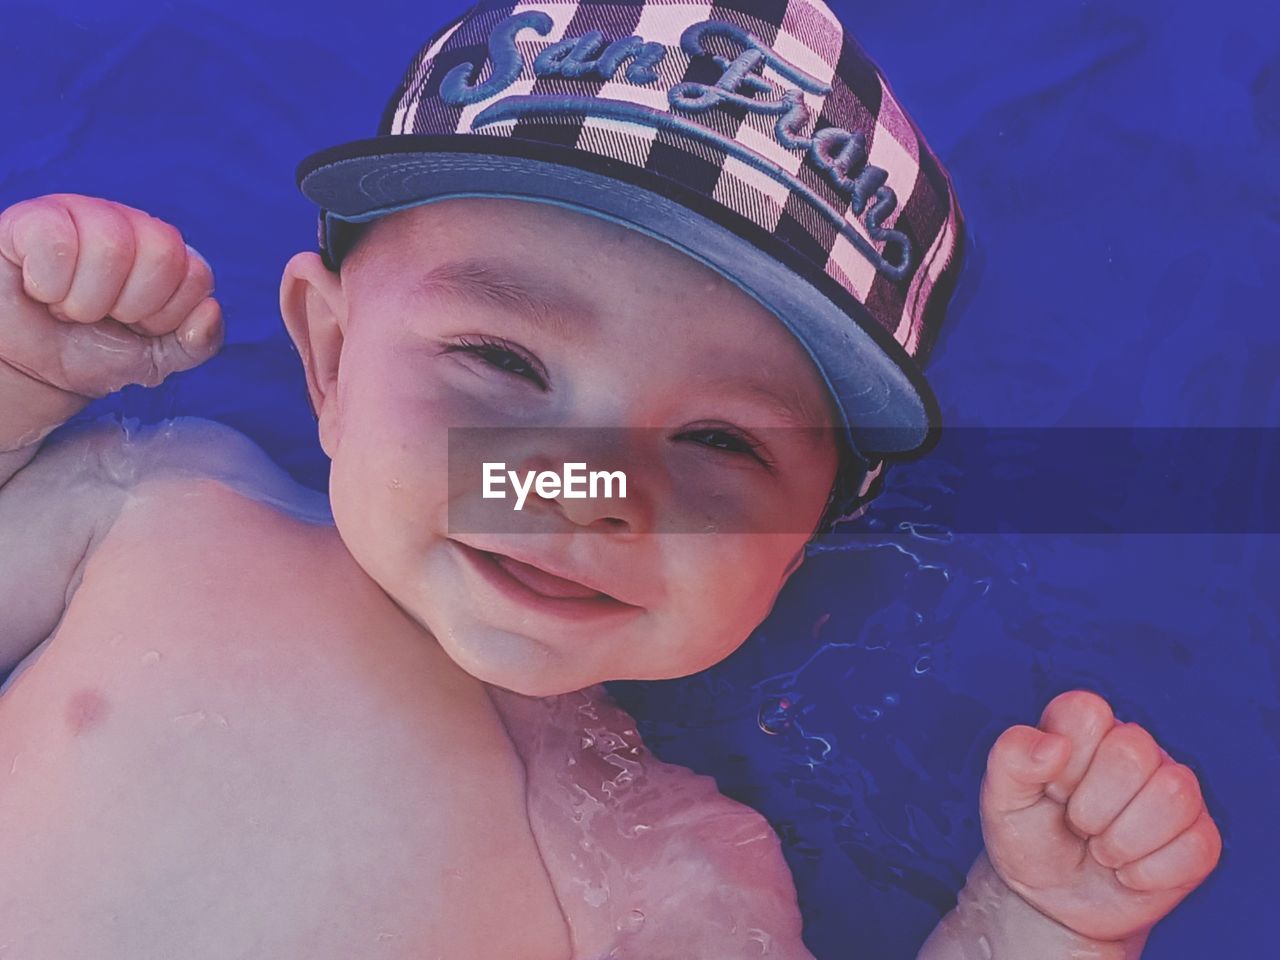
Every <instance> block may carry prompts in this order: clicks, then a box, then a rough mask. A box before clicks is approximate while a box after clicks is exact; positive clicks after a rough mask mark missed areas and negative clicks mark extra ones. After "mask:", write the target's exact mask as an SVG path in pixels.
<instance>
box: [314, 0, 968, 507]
mask: <svg viewBox="0 0 1280 960" xmlns="http://www.w3.org/2000/svg"><path fill="white" fill-rule="evenodd" d="M297 182H298V186H299V188H300V189H301V191H302V193H303V194H304V195H305V196H306V197H308V198H309V199H310V200H311V201H312V202H314V203H315V204H317V206H318V207H319V208H320V213H319V224H318V226H319V230H318V234H319V236H318V241H319V247H320V252H321V255H322V256H323V258H324V261H325V264H326V265H327V266H328V267H329V268H330V269H332V270H337V269H338V267H339V265H340V264H341V261H342V258H343V256H344V255H345V253H346V252H347V250H349V249H350V247H351V245H352V243H353V240H354V237H355V236H356V234H357V232H358V229H359V225H360V224H363V223H367V222H368V221H371V220H374V219H376V218H378V217H381V216H384V215H386V214H388V213H392V212H395V211H397V210H402V209H406V208H408V207H412V206H416V205H419V204H422V203H428V202H432V201H434V200H441V199H445V198H449V197H465V196H485V197H510V198H517V199H524V200H534V201H541V202H547V203H553V204H557V205H559V206H563V207H567V208H570V209H574V210H578V211H581V212H585V213H589V214H592V215H595V216H599V217H603V218H606V219H609V220H613V221H616V222H619V223H623V224H625V225H627V226H629V227H631V228H633V229H637V230H640V231H642V232H644V233H646V234H649V235H651V236H653V237H655V238H657V239H659V240H662V241H664V242H666V243H668V244H671V245H672V246H674V247H676V248H678V249H680V250H682V251H683V252H685V253H687V254H689V255H691V256H693V257H695V258H696V259H698V260H700V261H701V262H703V263H705V264H706V265H708V266H710V267H711V268H713V269H715V270H716V271H718V272H719V273H720V274H722V275H723V276H725V277H726V278H727V279H729V280H731V281H732V282H734V283H735V284H737V285H738V286H739V287H740V288H741V289H743V290H744V291H745V292H746V293H748V294H750V295H751V296H753V297H754V298H755V299H756V300H757V301H759V302H760V303H761V304H762V305H763V306H765V307H766V308H768V309H769V310H770V311H772V312H773V313H774V315H776V316H777V317H778V318H779V320H780V321H781V322H782V323H783V324H784V325H785V326H786V327H787V329H788V330H790V331H791V333H792V334H794V335H795V336H796V337H797V338H798V340H799V341H800V343H801V344H802V345H803V347H804V348H805V350H806V351H807V352H808V354H809V356H810V357H811V359H812V360H813V362H814V364H815V365H816V367H817V369H818V370H819V372H820V374H821V376H822V378H823V380H824V382H825V383H826V385H827V387H828V389H829V390H830V391H831V393H832V395H833V397H834V398H835V400H836V406H837V408H838V410H839V413H840V417H841V421H842V422H841V428H842V434H843V439H844V441H845V444H844V446H846V447H847V449H845V450H842V464H843V465H842V468H841V470H840V473H839V475H838V477H837V484H836V489H833V491H832V497H831V500H830V501H829V502H828V509H827V511H826V513H825V514H824V517H825V525H829V524H830V523H831V522H834V520H835V519H839V518H845V517H847V516H849V515H850V514H851V513H853V514H856V513H857V512H859V507H860V505H861V504H864V503H865V502H866V501H867V500H868V499H869V498H870V496H874V493H873V492H872V491H873V488H874V486H875V483H874V482H875V481H876V480H877V479H878V478H879V477H880V475H881V473H882V470H883V466H884V463H885V461H886V458H892V459H900V458H904V457H908V456H918V455H919V454H921V453H923V452H924V451H925V450H926V449H928V448H929V447H931V446H932V444H933V442H934V441H935V440H936V434H937V431H938V429H939V428H940V426H941V423H940V416H939V411H938V404H937V401H936V398H935V397H934V394H933V392H932V390H931V389H930V387H929V384H928V382H927V381H926V380H925V377H924V375H923V372H922V364H923V362H924V360H925V358H926V357H927V355H928V352H929V350H930V349H931V347H932V345H933V343H934V342H935V340H936V337H937V332H938V327H939V325H940V323H941V321H942V317H943V313H944V311H945V308H946V304H947V302H948V300H949V299H950V296H951V293H952V291H953V290H954V287H955V282H956V279H957V276H958V273H959V269H960V262H961V254H962V250H963V245H964V222H963V217H962V215H961V212H960V209H959V206H958V204H957V202H956V197H955V192H954V189H953V187H952V183H951V180H950V177H949V176H948V174H947V172H946V171H945V170H944V168H943V167H942V165H941V163H940V162H939V160H938V158H937V157H936V156H935V155H934V153H933V152H932V151H931V150H930V149H929V147H928V145H927V144H926V142H925V140H924V138H923V136H922V135H921V133H920V131H919V130H918V128H917V127H916V126H915V124H914V122H913V121H912V120H911V119H910V118H909V117H908V115H907V114H906V112H905V110H903V108H902V107H901V105H900V104H899V103H898V101H897V99H896V98H895V97H894V95H893V92H892V91H891V89H890V87H889V85H888V83H887V82H886V81H885V78H884V76H883V74H882V73H881V71H880V70H879V68H878V67H877V66H876V65H875V64H874V63H873V62H872V61H871V60H870V59H869V58H868V57H867V55H866V54H865V53H864V52H863V50H862V49H861V47H860V46H859V45H858V43H857V41H856V40H855V39H854V38H853V37H852V36H851V35H850V34H849V33H848V31H846V30H845V28H844V27H843V25H842V24H841V23H840V21H839V20H838V19H837V18H836V16H835V14H834V13H832V11H831V10H830V9H829V8H828V7H827V6H826V5H825V4H824V3H822V2H821V0H718V2H687V0H608V2H590V0H545V2H543V0H539V2H531V3H512V2H510V0H505V2H503V0H480V2H479V3H476V4H475V5H474V6H472V7H470V8H468V9H467V10H465V11H463V12H462V13H461V14H459V15H458V16H457V17H456V18H454V19H453V20H452V21H450V22H449V23H447V24H446V25H445V26H444V27H442V28H441V29H440V30H438V31H437V32H436V34H435V35H433V36H432V37H430V38H429V39H428V40H427V42H426V43H425V44H424V45H423V46H422V48H421V49H420V50H419V52H418V53H417V55H416V56H415V57H414V58H413V60H412V61H411V62H410V64H409V66H408V68H407V70H406V71H405V72H404V74H403V77H402V79H401V81H400V83H399V84H398V86H397V88H396V90H395V91H394V93H393V94H392V95H391V97H390V98H389V100H388V101H387V103H386V107H385V109H384V110H383V113H382V117H381V120H380V122H379V124H378V130H377V135H376V136H374V137H371V138H367V139H360V140H354V141H351V142H347V143H343V144H339V145H337V146H334V147H330V148H328V149H325V150H321V151H319V152H317V153H313V154H312V155H310V156H308V157H306V158H305V159H304V160H303V161H302V162H301V163H300V164H299V166H298V170H297ZM876 492H878V491H876Z"/></svg>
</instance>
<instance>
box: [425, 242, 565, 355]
mask: <svg viewBox="0 0 1280 960" xmlns="http://www.w3.org/2000/svg"><path fill="white" fill-rule="evenodd" d="M414 292H415V293H416V294H418V295H419V296H423V295H430V294H440V293H445V294H450V295H452V296H456V297H461V298H463V299H466V300H470V301H472V302H473V303H477V304H480V305H482V306H489V307H500V308H503V309H506V310H511V311H513V312H514V313H517V314H520V315H521V316H523V317H525V318H526V319H528V320H529V321H530V322H531V323H532V324H533V325H534V326H536V327H540V328H542V329H544V330H547V331H549V332H551V333H553V334H556V335H557V336H561V337H567V336H570V335H571V334H572V332H573V330H574V329H575V328H578V327H580V326H581V325H583V324H587V323H589V322H590V320H591V312H590V311H589V310H588V309H586V307H585V306H584V305H583V304H582V303H581V301H579V300H578V299H577V298H576V297H574V296H573V295H572V294H571V293H569V292H568V291H566V290H560V289H557V288H555V287H553V286H551V285H549V284H548V283H547V282H546V281H545V280H542V279H540V278H539V279H535V278H532V277H528V276H526V275H523V273H522V271H521V270H520V268H519V267H518V266H516V265H514V264H510V263H505V262H499V261H493V260H481V259H473V258H466V259H461V260H449V261H446V262H445V263H441V264H437V265H436V266H434V267H432V268H431V269H430V270H428V271H427V272H426V274H424V275H423V276H422V277H421V278H420V279H419V280H418V282H417V283H416V284H415V285H414Z"/></svg>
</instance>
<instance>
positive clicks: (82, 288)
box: [0, 193, 223, 398]
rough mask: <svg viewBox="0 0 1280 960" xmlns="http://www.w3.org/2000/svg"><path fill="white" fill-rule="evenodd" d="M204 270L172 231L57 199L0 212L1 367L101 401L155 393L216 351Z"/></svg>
mask: <svg viewBox="0 0 1280 960" xmlns="http://www.w3.org/2000/svg"><path fill="white" fill-rule="evenodd" d="M212 293H213V273H212V271H211V270H210V269H209V265H208V263H206V262H205V260H204V258H203V257H201V256H200V255H199V254H198V253H196V251H195V250H193V249H192V248H191V247H189V246H188V245H187V244H186V243H185V242H184V241H183V239H182V235H181V234H180V233H179V232H178V231H177V230H176V229H175V228H174V227H172V226H171V225H169V224H167V223H165V222H163V221H161V220H158V219H156V218H155V217H152V216H150V215H149V214H147V213H144V212H143V211H141V210H136V209H134V208H133V207H128V206H125V205H124V204H121V203H115V202H112V201H109V200H103V199H100V198H97V197H86V196H80V195H78V194H70V193H54V194H48V195H47V196H43V197H36V198H34V199H31V200H24V201H22V202H20V203H15V204H14V205H13V206H11V207H9V208H8V209H6V210H4V211H3V212H0V362H3V363H5V364H7V365H8V366H9V367H12V368H13V369H15V370H17V371H19V372H20V373H22V374H25V375H26V376H27V377H29V378H31V379H32V380H34V381H37V382H38V383H41V384H46V385H48V386H52V387H56V388H58V389H60V390H64V391H67V392H68V393H72V394H78V395H81V396H84V397H90V398H94V397H102V396H105V395H107V394H108V393H111V392H113V391H115V390H118V389H119V388H120V387H122V386H124V385H126V384H130V383H138V384H143V385H145V386H155V385H156V384H158V383H160V382H161V381H162V380H164V378H165V377H167V376H168V375H169V374H170V373H173V372H174V371H177V370H185V369H188V368H190V367H194V366H196V365H197V364H199V363H202V362H203V361H205V360H207V359H208V358H209V357H211V356H213V355H214V354H215V353H217V352H218V349H219V348H220V347H221V345H222V339H223V330H222V315H221V309H220V307H219V306H218V302H217V301H216V300H214V299H213V297H212Z"/></svg>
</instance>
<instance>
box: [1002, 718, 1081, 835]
mask: <svg viewBox="0 0 1280 960" xmlns="http://www.w3.org/2000/svg"><path fill="white" fill-rule="evenodd" d="M1069 749H1070V744H1069V743H1068V741H1067V739H1066V737H1062V736H1058V735H1057V734H1052V733H1045V732H1044V731H1042V730H1037V729H1036V728H1035V727H1028V726H1026V725H1024V724H1018V725H1017V726H1013V727H1010V728H1009V729H1008V730H1006V731H1005V732H1004V733H1002V734H1000V737H999V738H998V739H997V740H996V742H995V744H994V745H993V746H992V747H991V753H990V754H989V755H988V757H987V773H986V777H985V778H984V779H983V783H982V806H983V812H984V813H985V814H987V815H988V816H990V815H993V814H1005V813H1013V812H1015V811H1018V810H1024V809H1026V808H1027V807H1030V806H1032V805H1033V804H1034V803H1036V801H1038V800H1039V799H1040V798H1041V797H1043V796H1044V787H1045V784H1046V783H1048V782H1049V781H1050V780H1051V779H1053V777H1054V776H1056V775H1057V773H1058V771H1059V770H1061V769H1062V765H1063V764H1064V763H1065V762H1066V759H1067V754H1068V751H1069Z"/></svg>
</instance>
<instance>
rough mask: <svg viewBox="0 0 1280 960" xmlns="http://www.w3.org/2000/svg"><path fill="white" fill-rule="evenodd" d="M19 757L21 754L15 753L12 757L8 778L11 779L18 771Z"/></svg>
mask: <svg viewBox="0 0 1280 960" xmlns="http://www.w3.org/2000/svg"><path fill="white" fill-rule="evenodd" d="M20 756H22V753H21V752H18V753H15V754H14V755H13V763H11V764H9V776H11V777H12V776H13V774H14V772H15V771H16V770H17V769H18V758H19V757H20Z"/></svg>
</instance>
